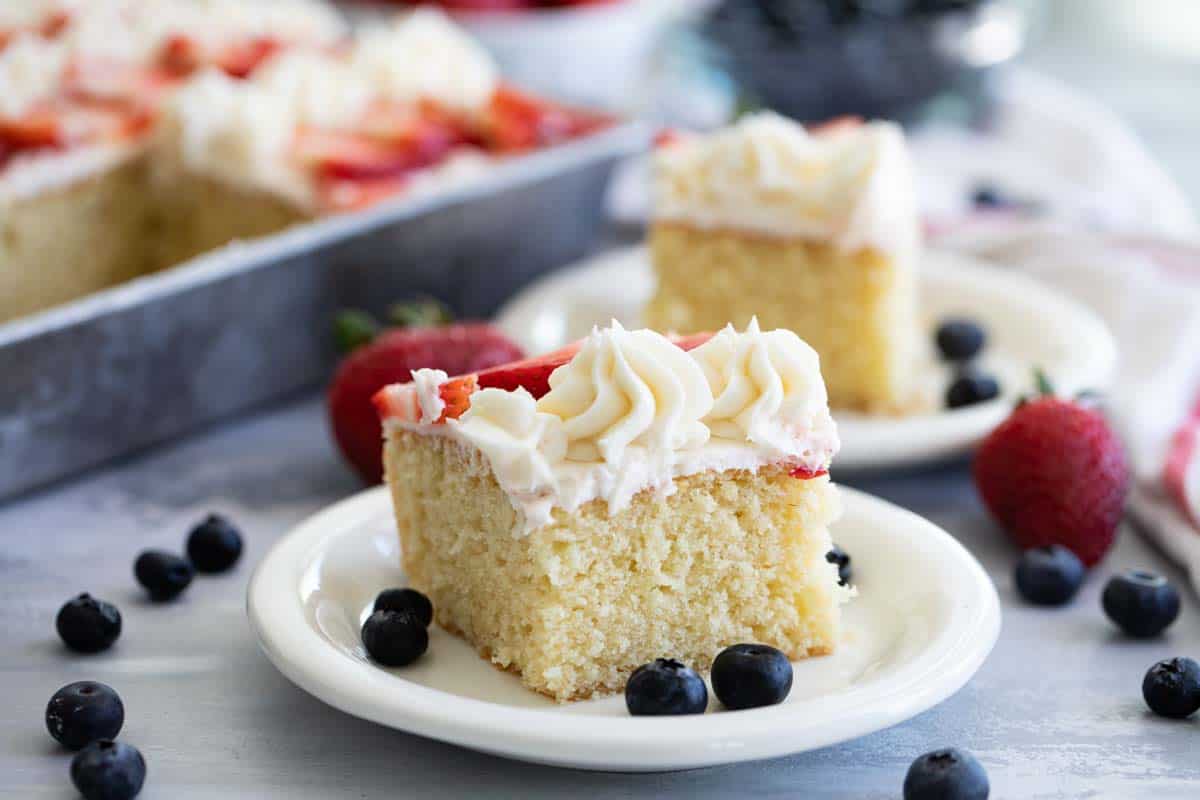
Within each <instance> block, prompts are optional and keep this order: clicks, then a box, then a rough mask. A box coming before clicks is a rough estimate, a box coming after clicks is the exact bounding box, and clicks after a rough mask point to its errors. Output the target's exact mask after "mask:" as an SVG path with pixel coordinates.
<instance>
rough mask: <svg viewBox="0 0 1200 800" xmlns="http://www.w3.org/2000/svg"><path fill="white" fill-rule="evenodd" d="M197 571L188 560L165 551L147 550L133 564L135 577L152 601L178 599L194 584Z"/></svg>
mask: <svg viewBox="0 0 1200 800" xmlns="http://www.w3.org/2000/svg"><path fill="white" fill-rule="evenodd" d="M194 574H195V570H193V569H192V565H191V563H189V562H188V560H187V559H185V558H181V557H180V556H177V555H175V554H174V553H167V552H165V551H163V550H146V551H144V552H143V553H142V554H141V555H139V556H138V557H137V561H135V562H133V575H134V577H135V578H137V582H138V583H140V584H141V585H142V586H143V587H145V589H146V591H148V592H149V593H150V599H151V600H159V601H162V600H171V599H172V598H175V597H178V596H179V594H180V593H181V592H182V591H183V590H184V589H186V588H187V587H188V586H189V585H190V584H191V582H192V576H193V575H194Z"/></svg>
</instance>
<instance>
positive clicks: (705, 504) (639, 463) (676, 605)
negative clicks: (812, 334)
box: [375, 322, 846, 701]
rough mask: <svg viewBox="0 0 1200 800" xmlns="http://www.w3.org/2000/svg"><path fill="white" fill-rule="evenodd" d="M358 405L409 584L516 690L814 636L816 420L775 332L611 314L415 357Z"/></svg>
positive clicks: (827, 506)
mask: <svg viewBox="0 0 1200 800" xmlns="http://www.w3.org/2000/svg"><path fill="white" fill-rule="evenodd" d="M685 347H686V348H691V349H688V350H685V349H684V348H685ZM375 403H376V406H377V408H378V409H379V411H380V414H381V416H382V418H383V421H384V429H385V435H386V444H385V450H384V463H385V471H386V475H387V482H388V485H389V486H390V487H391V493H392V498H393V501H394V505H395V512H396V522H397V526H398V528H399V534H400V539H401V545H402V552H403V561H404V568H405V571H406V572H407V574H408V577H409V581H410V583H411V585H412V586H414V587H415V588H417V589H419V590H420V591H422V592H425V593H426V594H428V595H429V596H430V598H432V600H433V605H434V608H435V609H436V615H437V620H438V622H439V623H440V624H441V625H442V626H443V627H444V628H446V629H447V630H450V631H453V632H455V633H458V634H460V635H462V636H463V637H464V638H465V639H466V640H467V641H468V642H470V643H471V644H472V645H473V646H474V647H475V648H476V649H477V650H478V651H479V653H480V654H481V655H482V656H483V657H484V658H487V659H490V660H491V661H492V663H493V664H495V665H496V666H498V667H501V668H504V669H508V670H512V671H514V672H516V673H519V674H520V676H521V680H522V681H523V682H524V683H525V685H526V686H528V687H530V688H531V689H534V690H536V691H538V692H541V693H543V694H546V695H549V696H551V697H554V698H556V699H558V700H560V701H565V700H572V699H579V698H586V697H590V696H593V695H596V694H604V693H609V692H614V691H619V690H620V689H621V688H622V687H623V686H624V684H625V681H626V679H627V678H628V676H629V674H630V673H631V672H632V670H633V669H635V668H636V667H637V666H638V665H640V664H643V663H645V662H647V661H650V660H653V659H654V658H658V657H668V656H669V657H674V658H679V659H681V660H683V661H685V662H687V663H688V664H689V665H691V666H693V667H694V668H696V669H698V670H701V671H706V670H707V669H708V667H709V665H710V664H711V662H712V659H713V658H714V657H715V656H716V654H717V653H718V652H719V651H720V650H721V649H722V648H724V647H726V646H728V645H730V644H734V643H737V642H744V641H754V642H761V643H766V644H770V645H772V646H774V647H777V648H779V649H781V650H782V651H783V652H785V653H787V654H788V656H789V657H790V658H793V659H800V658H805V657H808V656H817V655H823V654H827V653H830V652H832V651H833V649H834V648H835V646H836V643H837V639H838V627H839V618H840V612H839V603H840V601H841V600H842V599H843V596H844V594H845V592H846V590H845V589H843V588H841V587H839V586H838V584H837V572H836V569H835V567H834V566H833V565H832V564H831V563H829V561H827V560H826V553H827V552H828V551H829V550H830V548H831V542H830V537H829V531H828V526H829V524H830V522H832V521H833V519H834V518H835V517H836V516H837V513H838V509H839V505H838V498H837V495H836V493H835V489H834V486H833V485H832V484H831V483H830V481H829V476H828V472H827V470H828V467H829V463H830V459H831V458H832V456H833V454H834V452H835V450H836V449H837V434H836V431H835V428H834V425H833V421H832V419H831V418H830V416H829V410H828V407H827V403H826V395H825V387H824V384H823V383H822V380H821V375H820V370H819V367H818V359H817V355H816V353H815V352H814V351H813V350H812V349H811V348H810V347H809V346H808V345H806V344H805V343H804V342H803V341H802V340H801V339H800V338H799V337H797V336H796V335H795V334H793V333H791V332H789V331H785V330H776V331H771V332H768V333H764V332H761V331H760V330H759V328H758V326H757V323H755V322H751V323H750V325H749V327H748V328H747V329H746V330H745V331H744V332H741V333H738V332H736V331H735V330H734V329H733V328H732V327H727V328H726V329H724V330H722V331H721V332H719V333H717V334H716V335H715V336H711V337H709V336H699V337H692V338H691V339H688V340H681V341H679V342H678V343H676V342H673V341H671V340H669V339H667V338H665V337H663V336H661V335H659V334H657V333H654V332H652V331H649V330H639V331H626V330H624V329H622V328H621V327H620V326H619V325H617V324H616V323H614V324H613V326H612V327H610V328H608V329H604V330H597V331H594V332H593V333H592V335H591V336H590V337H589V338H588V339H587V340H585V341H584V342H583V343H582V344H581V345H577V346H575V347H573V348H568V349H567V350H565V351H560V352H559V353H556V354H553V355H552V356H549V357H546V358H544V359H539V360H534V361H528V362H520V363H517V364H513V365H508V366H504V367H497V368H493V369H490V370H486V371H484V372H481V373H478V374H476V375H469V376H463V377H458V378H449V377H448V376H446V375H445V373H440V372H437V371H434V370H419V371H417V372H415V373H414V374H413V382H412V383H409V384H404V385H396V386H390V387H387V388H385V389H383V390H382V391H380V393H379V394H378V395H377V396H376V398H375Z"/></svg>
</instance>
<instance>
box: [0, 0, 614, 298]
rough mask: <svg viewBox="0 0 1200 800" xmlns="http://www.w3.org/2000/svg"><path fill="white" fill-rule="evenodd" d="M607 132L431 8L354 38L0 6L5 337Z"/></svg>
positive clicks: (155, 10)
mask: <svg viewBox="0 0 1200 800" xmlns="http://www.w3.org/2000/svg"><path fill="white" fill-rule="evenodd" d="M606 122H607V121H606V120H604V119H602V118H601V117H598V116H595V115H591V114H587V113H584V112H580V111H577V110H572V109H566V108H562V107H559V106H555V105H553V104H550V103H547V102H544V101H541V100H538V99H535V98H532V97H530V96H528V95H525V94H523V93H521V92H519V91H517V90H516V89H514V88H513V87H511V86H507V85H505V84H504V83H503V82H502V81H501V80H500V79H499V77H498V75H497V73H496V68H495V65H494V64H493V62H492V60H491V59H490V58H489V56H488V55H487V54H486V52H484V51H483V50H482V49H481V48H480V47H479V46H478V45H476V43H475V42H473V41H472V40H471V39H470V38H468V37H467V36H466V35H465V34H464V33H463V32H461V31H460V30H459V29H458V28H457V27H455V26H454V25H453V23H451V22H450V21H449V20H448V19H447V18H446V17H445V16H443V15H442V14H440V13H439V12H436V11H433V10H430V9H420V10H417V11H414V12H412V13H410V14H407V15H404V16H402V17H398V18H397V19H396V20H395V21H393V22H391V23H387V24H384V23H379V24H377V25H375V26H374V27H370V28H366V29H363V30H360V31H358V32H351V31H349V30H348V29H347V28H346V26H345V25H344V23H343V21H342V20H341V18H340V17H339V16H338V15H337V14H336V13H335V12H334V11H333V9H332V8H331V7H330V6H327V5H324V4H322V3H319V2H316V1H315V0H259V1H258V2H242V0H155V2H143V0H89V1H88V2H86V3H84V2H70V0H43V2H34V0H23V2H20V3H17V4H15V5H12V6H11V7H10V6H9V5H8V4H5V5H4V7H3V9H0V321H3V320H5V319H11V318H13V317H17V316H21V315H24V314H28V313H31V312H33V311H36V310H39V309H42V308H45V307H48V306H52V305H55V304H58V303H61V302H64V301H67V300H71V299H73V298H76V297H80V296H83V295H86V294H88V293H90V292H93V291H95V290H97V289H100V288H104V287H106V286H111V285H113V284H116V283H119V282H121V281H124V280H127V279H129V278H132V277H135V276H138V275H142V274H146V273H149V272H152V271H155V270H157V269H161V268H163V267H166V266H170V265H171V264H174V263H177V262H179V261H182V260H184V259H187V258H190V257H192V256H195V255H197V254H199V253H202V252H205V251H207V250H210V249H212V248H215V247H219V246H221V245H224V244H226V243H228V242H230V241H232V240H234V239H240V238H248V237H254V236H259V235H264V234H267V233H272V232H275V231H278V230H280V229H282V228H285V227H287V226H289V225H292V224H295V223H297V222H301V221H305V220H311V219H315V218H319V217H322V216H325V215H329V214H334V213H340V212H346V211H353V210H357V209H361V208H365V207H367V206H369V205H372V204H373V203H376V202H379V201H381V200H383V199H386V198H390V197H394V196H396V195H398V194H406V195H407V194H411V193H415V192H422V191H432V190H438V189H441V188H444V187H445V186H446V185H447V184H448V183H453V182H456V181H461V180H466V179H469V178H470V177H472V176H475V175H478V174H479V172H480V171H481V170H484V169H486V168H487V165H488V164H489V163H491V162H493V161H494V160H495V159H497V158H502V157H505V156H508V155H513V154H519V153H524V152H528V151H530V150H534V149H538V148H541V147H546V146H550V145H553V144H556V143H558V142H562V141H564V140H567V139H570V138H573V137H576V136H581V135H584V134H586V133H589V132H592V131H594V130H596V129H597V128H599V127H601V126H603V125H604V124H606Z"/></svg>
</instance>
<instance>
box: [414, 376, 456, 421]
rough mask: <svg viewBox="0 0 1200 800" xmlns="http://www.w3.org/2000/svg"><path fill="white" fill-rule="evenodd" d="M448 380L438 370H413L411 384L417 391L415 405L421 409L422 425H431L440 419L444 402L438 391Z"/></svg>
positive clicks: (448, 377) (444, 405) (447, 377)
mask: <svg viewBox="0 0 1200 800" xmlns="http://www.w3.org/2000/svg"><path fill="white" fill-rule="evenodd" d="M449 379H450V376H449V375H447V374H446V373H445V372H443V371H442V370H440V369H418V370H413V373H412V382H413V386H414V387H416V390H417V405H418V407H419V408H420V409H421V423H422V424H424V425H432V424H433V423H435V422H437V421H438V420H439V419H441V418H442V412H443V411H445V410H446V401H445V400H443V399H442V394H441V392H439V391H438V389H439V388H440V387H441V385H442V384H443V383H445V382H446V381H447V380H449Z"/></svg>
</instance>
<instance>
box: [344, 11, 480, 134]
mask: <svg viewBox="0 0 1200 800" xmlns="http://www.w3.org/2000/svg"><path fill="white" fill-rule="evenodd" d="M350 58H351V62H352V63H353V65H354V68H355V69H356V70H357V71H359V72H360V73H361V74H362V75H364V76H365V77H366V78H367V79H368V80H369V81H371V83H372V84H373V85H374V86H375V87H376V88H377V89H378V90H379V91H380V92H381V93H382V94H383V95H385V96H386V97H389V98H391V99H393V100H399V101H402V102H415V101H417V100H421V99H433V100H436V101H438V102H439V103H442V104H443V105H446V106H448V107H450V108H456V109H459V110H462V111H477V110H479V109H480V108H482V107H484V106H485V105H487V103H488V101H489V100H490V99H491V97H492V94H493V93H494V92H495V90H496V83H497V69H496V64H495V62H493V61H492V58H491V56H489V55H488V53H487V51H486V50H484V49H483V48H482V47H481V46H480V45H479V44H477V43H476V42H475V41H474V40H473V39H472V38H471V37H470V36H468V35H467V34H466V33H465V32H464V31H463V30H462V29H461V28H459V27H458V26H456V25H455V24H454V23H452V22H451V21H450V20H449V19H448V18H447V17H446V15H445V14H443V13H442V12H440V11H437V10H435V9H430V8H419V9H417V10H415V11H413V12H412V13H410V14H408V15H406V16H404V17H402V18H400V19H399V20H397V21H396V22H395V23H394V24H393V25H391V26H389V27H375V28H369V29H367V30H365V31H363V32H362V34H361V35H360V37H359V40H358V44H357V45H356V46H355V48H354V51H353V53H352V54H351V57H350Z"/></svg>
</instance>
